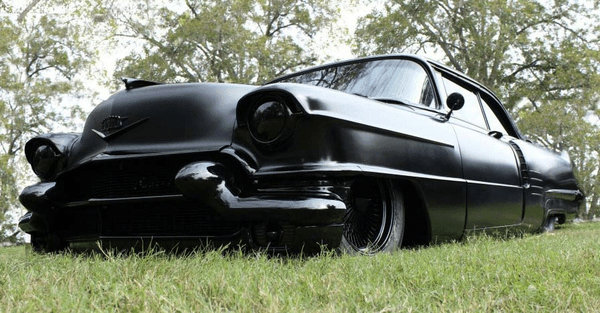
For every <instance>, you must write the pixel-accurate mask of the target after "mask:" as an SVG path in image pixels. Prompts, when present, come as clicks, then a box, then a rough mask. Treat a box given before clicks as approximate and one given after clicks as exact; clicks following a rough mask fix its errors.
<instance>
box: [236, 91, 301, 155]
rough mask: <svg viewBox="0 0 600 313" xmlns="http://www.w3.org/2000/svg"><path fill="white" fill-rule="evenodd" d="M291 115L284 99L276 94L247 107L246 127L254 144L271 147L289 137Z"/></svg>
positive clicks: (263, 97)
mask: <svg viewBox="0 0 600 313" xmlns="http://www.w3.org/2000/svg"><path fill="white" fill-rule="evenodd" d="M268 111H272V112H268ZM291 115H292V111H291V110H290V108H289V105H288V103H287V101H286V99H284V98H283V97H280V96H279V95H276V94H269V95H264V96H262V97H260V98H258V99H256V101H254V103H253V104H252V105H250V106H249V109H248V114H247V115H246V118H247V119H246V125H247V127H248V131H249V133H250V136H251V137H252V139H253V140H254V141H255V142H258V143H259V144H261V145H264V146H273V145H276V144H278V143H281V142H284V141H285V140H286V139H287V138H289V137H290V135H291V133H292V127H291V125H290V124H291V123H290V122H291V121H290V120H291Z"/></svg>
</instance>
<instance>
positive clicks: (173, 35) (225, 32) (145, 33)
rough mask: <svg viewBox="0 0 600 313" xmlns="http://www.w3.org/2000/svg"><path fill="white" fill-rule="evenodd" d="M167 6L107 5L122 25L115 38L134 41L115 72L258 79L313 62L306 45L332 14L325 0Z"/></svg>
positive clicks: (199, 0)
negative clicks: (137, 46) (133, 48)
mask: <svg viewBox="0 0 600 313" xmlns="http://www.w3.org/2000/svg"><path fill="white" fill-rule="evenodd" d="M180 6H181V4H180ZM172 7H175V8H177V5H168V6H167V5H157V6H152V5H150V4H146V5H141V6H136V7H128V8H127V9H126V10H123V8H122V7H118V6H115V7H113V8H112V9H111V10H112V11H111V12H113V18H114V20H116V21H118V22H117V24H119V25H121V26H122V27H121V28H124V29H119V30H118V32H119V36H121V37H125V38H126V39H127V38H129V39H128V40H131V38H135V39H138V40H139V41H138V42H140V45H141V49H138V50H137V51H133V52H132V53H131V54H130V55H129V56H127V57H125V58H124V59H122V60H121V61H120V62H119V67H118V68H119V69H118V71H117V75H118V76H126V77H139V78H144V79H150V80H156V81H167V82H173V81H190V82H191V81H217V82H225V81H227V82H235V83H250V82H253V83H255V82H261V81H262V80H264V79H268V78H274V77H276V76H278V75H281V74H283V73H285V72H286V71H289V70H290V69H294V68H296V67H298V66H307V65H311V64H313V63H314V62H315V60H316V58H317V55H316V54H315V53H314V52H310V51H308V50H307V49H305V48H304V47H305V46H306V45H305V43H306V41H307V40H310V39H311V38H312V36H314V35H315V34H316V33H317V32H318V31H319V30H320V29H321V28H323V27H326V26H327V25H329V23H331V22H332V21H333V19H334V18H335V16H336V11H335V8H334V5H333V4H332V3H331V2H329V1H325V0H259V1H250V0H228V1H214V0H188V1H186V2H185V5H184V10H176V9H172ZM149 17H152V18H149Z"/></svg>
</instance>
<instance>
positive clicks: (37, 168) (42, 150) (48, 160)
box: [31, 145, 58, 179]
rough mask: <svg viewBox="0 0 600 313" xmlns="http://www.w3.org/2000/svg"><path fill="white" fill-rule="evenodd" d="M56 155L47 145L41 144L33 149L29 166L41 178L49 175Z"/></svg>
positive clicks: (53, 167) (54, 163)
mask: <svg viewBox="0 0 600 313" xmlns="http://www.w3.org/2000/svg"><path fill="white" fill-rule="evenodd" d="M57 162H58V155H57V154H56V152H55V151H54V149H52V147H50V146H48V145H41V146H39V147H38V148H37V149H36V150H35V154H34V155H33V162H31V167H32V168H33V171H34V172H35V174H36V175H37V176H39V177H40V178H42V179H46V178H49V177H51V176H52V175H53V174H54V170H55V168H56V163H57Z"/></svg>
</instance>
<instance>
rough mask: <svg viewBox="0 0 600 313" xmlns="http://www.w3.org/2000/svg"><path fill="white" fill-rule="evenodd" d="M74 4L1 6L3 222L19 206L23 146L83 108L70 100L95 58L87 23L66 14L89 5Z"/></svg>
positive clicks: (36, 2) (0, 179)
mask: <svg viewBox="0 0 600 313" xmlns="http://www.w3.org/2000/svg"><path fill="white" fill-rule="evenodd" d="M73 3H74V2H73ZM70 4H71V2H70V1H41V0H33V1H31V2H29V3H27V4H26V5H24V6H23V7H17V6H16V5H8V4H6V3H5V2H3V3H2V5H0V13H2V14H1V15H0V115H1V116H2V119H0V223H2V222H4V220H5V216H6V213H7V212H9V211H10V210H11V209H14V208H15V207H16V206H17V205H18V201H17V200H16V198H17V195H18V191H19V190H18V187H17V186H18V183H17V182H18V181H19V178H20V172H22V171H21V170H20V169H22V168H24V166H23V163H24V161H23V159H24V158H23V155H22V153H21V152H22V150H23V146H24V143H25V141H26V140H27V139H29V138H30V137H32V136H34V135H36V134H39V133H42V132H48V131H50V130H51V129H53V128H54V127H56V126H57V125H59V124H61V123H63V122H64V121H65V120H66V118H68V117H70V115H71V113H72V112H75V111H77V110H78V109H79V106H78V105H76V104H73V103H69V102H67V100H68V99H70V100H72V99H73V98H74V97H76V96H77V95H78V94H79V93H80V92H81V91H82V90H85V88H84V85H83V82H82V81H80V80H78V79H77V77H78V75H79V74H80V73H82V72H83V71H84V70H85V69H86V68H88V66H89V65H90V64H91V63H92V60H94V53H93V51H92V50H91V49H90V46H89V45H88V44H86V37H85V35H84V34H86V31H87V30H89V29H85V28H86V27H85V26H84V25H85V23H80V22H78V21H77V20H76V19H74V18H73V16H72V15H65V14H64V12H66V11H68V12H71V14H73V15H75V16H82V14H83V11H78V10H79V9H81V8H84V7H85V6H84V5H86V4H87V5H89V4H90V3H81V2H79V3H78V5H81V6H70ZM53 12H56V13H57V14H52V13H53ZM4 226H6V227H8V226H10V225H6V224H4ZM6 227H5V228H6ZM2 236H3V234H1V233H0V239H1V238H2Z"/></svg>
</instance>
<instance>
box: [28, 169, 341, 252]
mask: <svg viewBox="0 0 600 313" xmlns="http://www.w3.org/2000/svg"><path fill="white" fill-rule="evenodd" d="M234 179H235V178H234V177H233V175H232V174H231V172H230V171H229V169H228V168H227V167H225V166H223V165H221V164H220V163H218V162H212V161H199V162H192V163H189V164H187V165H186V166H183V167H182V168H181V169H180V170H179V171H178V172H177V174H176V175H175V177H174V180H173V183H174V185H175V186H176V188H177V190H178V193H177V194H168V195H139V196H119V197H110V198H107V197H105V198H87V199H82V200H67V201H65V200H64V199H65V198H67V199H68V192H66V191H68V190H65V188H62V187H57V183H56V182H41V183H38V184H35V185H32V186H29V187H27V188H25V190H23V192H22V193H21V196H20V201H21V203H22V204H23V205H24V206H25V207H26V208H27V209H28V212H27V214H25V215H24V216H23V217H22V218H21V220H20V222H19V227H20V228H21V229H22V230H23V231H25V232H27V233H30V234H32V235H37V234H47V233H56V234H57V235H58V236H59V237H60V238H61V239H62V240H64V241H66V242H67V243H68V244H70V246H71V247H72V248H78V247H85V248H90V247H97V246H98V242H100V243H101V244H102V243H106V245H103V246H107V245H108V246H119V247H122V246H126V247H127V246H135V245H133V244H132V242H136V245H139V244H140V243H142V246H144V245H146V244H149V243H157V244H160V245H163V243H164V245H165V246H167V247H170V246H178V247H183V246H188V245H190V243H192V244H191V245H194V244H201V243H202V242H206V241H210V242H212V243H217V244H219V245H220V244H223V243H234V244H237V243H242V244H244V245H248V246H251V247H264V248H269V249H271V250H288V251H289V250H297V251H299V250H304V251H310V250H315V249H320V247H321V246H327V247H337V246H339V243H340V241H341V238H342V232H343V230H342V219H343V216H344V213H345V210H346V205H345V204H344V202H343V201H342V200H341V197H340V196H338V195H336V194H335V193H333V192H330V191H327V189H324V188H320V187H314V188H298V189H288V190H280V189H278V190H260V189H254V190H253V191H252V192H247V191H246V192H245V191H240V190H239V189H237V188H236V187H235V186H234V183H233V182H232V180H234ZM317 184H318V183H316V182H315V185H317Z"/></svg>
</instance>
